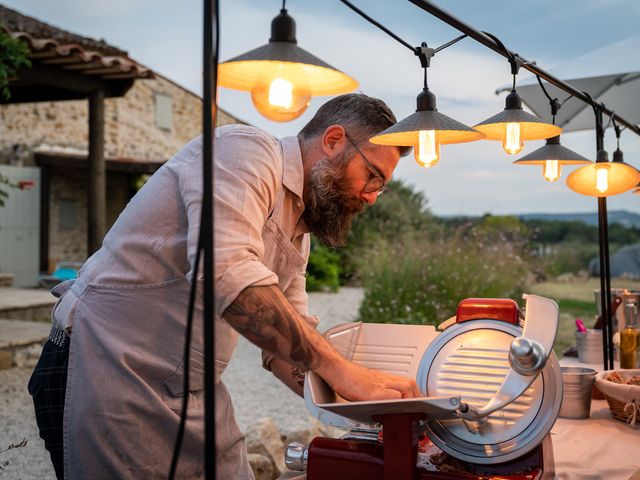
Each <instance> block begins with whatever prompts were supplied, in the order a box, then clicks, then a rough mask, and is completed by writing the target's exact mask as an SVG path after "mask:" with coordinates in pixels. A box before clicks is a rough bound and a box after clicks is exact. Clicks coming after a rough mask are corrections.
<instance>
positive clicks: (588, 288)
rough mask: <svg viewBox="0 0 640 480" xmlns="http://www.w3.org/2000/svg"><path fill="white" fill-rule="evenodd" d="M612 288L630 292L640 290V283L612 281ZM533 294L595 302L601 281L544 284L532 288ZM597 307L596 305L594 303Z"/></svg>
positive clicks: (580, 279)
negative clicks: (595, 295) (595, 293)
mask: <svg viewBox="0 0 640 480" xmlns="http://www.w3.org/2000/svg"><path fill="white" fill-rule="evenodd" d="M611 288H628V289H630V290H640V281H637V280H635V281H634V280H625V279H616V278H612V279H611ZM531 290H532V293H536V294H538V295H542V296H545V297H547V298H551V299H553V300H556V301H557V300H559V299H567V300H579V301H582V302H595V297H594V295H593V292H594V290H600V280H599V279H598V278H585V277H576V278H575V279H573V280H571V281H565V282H559V281H552V282H543V283H537V284H535V285H533V286H532V287H531ZM594 305H595V303H594Z"/></svg>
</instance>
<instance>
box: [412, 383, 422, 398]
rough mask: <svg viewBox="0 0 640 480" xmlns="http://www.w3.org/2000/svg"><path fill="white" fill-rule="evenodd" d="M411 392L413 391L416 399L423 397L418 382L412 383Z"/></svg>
mask: <svg viewBox="0 0 640 480" xmlns="http://www.w3.org/2000/svg"><path fill="white" fill-rule="evenodd" d="M411 390H412V391H413V396H414V397H421V396H422V392H421V391H420V388H418V385H417V384H416V382H413V381H412V382H411Z"/></svg>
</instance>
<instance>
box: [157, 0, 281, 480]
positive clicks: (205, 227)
mask: <svg viewBox="0 0 640 480" xmlns="http://www.w3.org/2000/svg"><path fill="white" fill-rule="evenodd" d="M283 3H284V2H283ZM204 7H205V8H204V22H205V35H204V37H205V38H204V45H205V48H204V55H203V57H204V59H203V63H204V65H205V68H204V70H205V75H204V85H203V89H204V92H203V94H204V95H203V96H204V105H203V130H204V139H203V151H204V152H203V158H202V164H203V198H202V207H201V211H200V225H199V227H198V246H197V248H196V258H195V262H194V265H193V268H192V277H191V288H190V290H189V306H188V309H187V324H186V327H185V341H184V352H183V357H184V358H183V385H182V386H183V389H182V390H183V393H182V394H183V397H182V406H181V409H180V423H179V425H178V432H177V434H176V441H175V444H174V449H173V455H172V458H171V465H170V469H169V477H168V478H169V480H173V479H174V478H175V474H176V470H177V466H178V461H179V458H180V450H181V448H182V441H183V438H184V430H185V426H186V420H187V408H188V405H189V391H190V386H189V384H190V365H191V359H190V352H191V337H192V330H193V314H194V309H195V298H196V291H197V285H198V271H199V266H200V258H201V253H202V252H203V250H204V254H205V266H204V267H205V268H204V277H205V278H204V287H205V288H204V292H203V297H204V299H205V307H206V305H207V300H209V301H210V302H211V303H213V302H214V301H215V296H214V290H213V272H212V266H213V257H214V255H215V254H214V251H213V241H214V230H213V205H212V203H213V142H214V140H213V138H212V133H213V130H214V129H215V125H216V113H217V112H216V110H217V109H216V107H215V97H214V92H216V90H217V70H218V69H217V66H218V51H219V31H220V28H219V15H218V2H217V0H204ZM209 14H210V15H209ZM207 19H209V21H210V23H211V25H210V26H209V27H208V26H207V23H206V22H207V21H208V20H207ZM214 25H215V37H213V35H211V37H212V42H213V45H211V44H209V47H210V48H207V37H208V36H210V34H211V32H210V31H209V28H213V26H214ZM210 50H211V51H210ZM208 56H209V57H210V58H207V57H208ZM209 77H210V81H209ZM208 99H210V100H212V101H209V102H208ZM211 110H213V112H211ZM210 113H212V114H210ZM208 132H209V133H208ZM209 137H211V138H210V139H211V141H210V142H209V141H208V138H209ZM208 145H211V147H210V153H208V152H207V151H208V150H209V147H208ZM208 159H209V160H211V162H210V165H207V163H209V162H208ZM207 169H209V170H208V171H207ZM208 179H210V181H209V180H208ZM207 244H209V245H207ZM207 247H208V249H209V250H210V252H208V251H207ZM208 253H209V255H208ZM207 257H210V258H207ZM207 260H209V263H210V265H209V266H208V265H207ZM208 279H209V280H208ZM208 283H211V288H210V289H209V288H207V286H208ZM207 297H209V299H208V298H207ZM207 313H208V312H207V308H205V310H204V318H203V323H204V325H205V330H206V329H207V324H208V322H213V321H214V320H213V318H214V317H213V315H207ZM208 317H210V318H208ZM211 330H212V334H213V328H212V329H211ZM212 336H213V335H212ZM206 337H207V336H206V335H205V374H206V373H207V369H208V367H207V365H208V364H209V363H211V364H213V358H207V355H206V353H207V348H206V347H207V345H206V343H207V341H210V343H211V345H212V346H214V345H215V343H214V342H213V338H211V339H207V338H206ZM214 348H215V347H214ZM208 384H210V379H209V378H208V377H206V378H205V388H208V387H209V386H208ZM209 388H210V387H209ZM211 400H213V398H211ZM214 409H215V405H214V403H213V402H211V401H208V398H207V395H206V392H205V412H207V411H209V412H211V414H212V415H213V416H212V417H211V418H213V419H215V413H214ZM205 421H207V419H206V418H205ZM214 422H215V420H214ZM207 429H208V430H211V429H210V428H209V426H208V425H207ZM213 432H214V436H215V425H214V426H213ZM207 437H208V435H205V446H206V444H207V443H208V442H209V441H210V440H213V441H212V443H213V444H214V445H215V438H213V439H208V438H207ZM204 450H205V452H207V451H208V450H207V449H206V448H205V449H204ZM210 456H211V453H209V454H208V455H207V460H206V462H207V465H206V467H207V468H205V470H206V475H207V478H214V477H215V453H214V454H213V469H212V468H211V461H210V459H209V457H210Z"/></svg>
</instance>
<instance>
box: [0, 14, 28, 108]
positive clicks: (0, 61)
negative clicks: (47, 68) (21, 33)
mask: <svg viewBox="0 0 640 480" xmlns="http://www.w3.org/2000/svg"><path fill="white" fill-rule="evenodd" d="M30 66H31V61H30V60H29V47H27V45H26V44H25V43H24V42H23V41H21V40H18V39H15V38H13V37H11V36H10V35H9V34H8V33H7V32H5V31H4V30H3V28H2V25H0V91H1V92H2V96H3V97H4V99H5V100H8V99H9V98H11V92H10V91H9V80H10V79H11V77H13V76H14V75H15V74H16V72H17V71H18V69H19V68H20V67H30Z"/></svg>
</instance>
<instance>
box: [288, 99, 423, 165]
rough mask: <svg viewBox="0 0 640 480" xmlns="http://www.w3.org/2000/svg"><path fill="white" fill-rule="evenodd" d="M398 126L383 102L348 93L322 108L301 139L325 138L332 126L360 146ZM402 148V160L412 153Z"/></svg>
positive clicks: (305, 128) (409, 148) (302, 132)
mask: <svg viewBox="0 0 640 480" xmlns="http://www.w3.org/2000/svg"><path fill="white" fill-rule="evenodd" d="M396 123H397V120H396V117H395V115H394V114H393V112H392V111H391V109H390V108H389V107H388V106H387V104H386V103H384V102H383V101H382V100H379V99H377V98H374V97H369V96H368V95H365V94H363V93H347V94H346V95H340V96H339V97H336V98H332V99H331V100H329V101H328V102H327V103H325V104H324V105H322V106H321V107H320V108H319V109H318V111H317V112H316V114H315V115H314V116H313V118H312V119H311V120H310V121H309V123H307V124H306V125H305V126H304V128H303V129H302V130H300V133H299V134H298V137H299V138H300V140H301V141H302V142H306V141H308V140H311V139H312V138H316V137H319V136H320V135H322V134H323V133H324V131H325V130H326V129H327V128H328V127H329V126H331V125H342V126H343V127H344V128H345V130H346V131H347V133H348V134H349V136H350V137H351V139H352V140H353V141H354V142H355V143H356V145H357V144H360V143H364V142H366V141H368V140H369V139H370V138H371V137H373V136H374V135H377V134H378V133H380V132H382V131H383V130H385V129H387V128H389V127H390V126H391V125H394V124H396ZM398 148H399V150H400V155H401V156H404V155H406V154H408V153H409V152H410V151H411V147H398Z"/></svg>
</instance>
